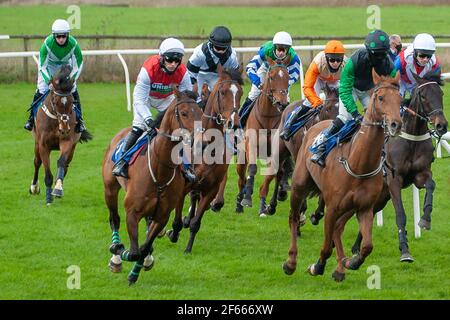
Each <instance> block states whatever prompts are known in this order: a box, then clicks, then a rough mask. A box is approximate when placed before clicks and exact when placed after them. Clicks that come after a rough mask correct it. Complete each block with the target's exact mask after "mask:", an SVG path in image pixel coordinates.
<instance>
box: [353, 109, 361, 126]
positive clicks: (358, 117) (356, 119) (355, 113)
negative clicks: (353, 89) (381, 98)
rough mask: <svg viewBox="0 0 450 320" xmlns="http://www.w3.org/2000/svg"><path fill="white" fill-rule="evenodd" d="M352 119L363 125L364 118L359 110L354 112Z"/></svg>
mask: <svg viewBox="0 0 450 320" xmlns="http://www.w3.org/2000/svg"><path fill="white" fill-rule="evenodd" d="M352 117H353V119H354V120H355V122H357V123H361V122H362V119H363V116H362V115H361V114H360V113H359V112H358V110H355V111H353V112H352Z"/></svg>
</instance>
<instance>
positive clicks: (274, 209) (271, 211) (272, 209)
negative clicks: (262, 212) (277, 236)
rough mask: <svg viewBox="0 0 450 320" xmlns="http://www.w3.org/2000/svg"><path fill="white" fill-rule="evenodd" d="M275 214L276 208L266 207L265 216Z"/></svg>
mask: <svg viewBox="0 0 450 320" xmlns="http://www.w3.org/2000/svg"><path fill="white" fill-rule="evenodd" d="M275 212H277V206H273V205H271V204H269V205H268V206H267V214H269V215H271V216H273V215H274V214H275Z"/></svg>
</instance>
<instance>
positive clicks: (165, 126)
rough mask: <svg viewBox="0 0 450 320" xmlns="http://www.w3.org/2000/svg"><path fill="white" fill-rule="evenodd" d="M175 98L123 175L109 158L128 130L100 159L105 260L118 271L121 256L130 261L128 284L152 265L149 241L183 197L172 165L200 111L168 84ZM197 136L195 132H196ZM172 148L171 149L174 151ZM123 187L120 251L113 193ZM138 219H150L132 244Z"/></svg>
mask: <svg viewBox="0 0 450 320" xmlns="http://www.w3.org/2000/svg"><path fill="white" fill-rule="evenodd" d="M174 93H175V99H174V101H173V102H172V103H171V104H170V105H169V107H168V108H167V110H166V113H165V115H164V117H163V119H162V123H161V127H160V129H159V130H158V134H157V135H156V137H155V138H153V139H152V140H151V141H150V142H148V144H147V148H146V149H145V151H143V152H141V153H140V156H138V157H137V159H136V160H135V162H134V164H133V165H131V166H130V167H129V170H128V172H129V179H125V178H123V177H116V176H114V175H113V174H112V168H113V165H114V163H113V162H112V160H111V157H112V155H113V153H114V151H115V149H116V146H117V144H118V143H119V141H120V140H121V139H122V138H123V137H125V135H126V134H127V133H128V132H129V130H130V129H129V128H127V129H122V130H121V131H120V132H119V133H118V134H117V135H116V136H115V137H114V138H113V139H112V141H111V143H110V145H109V146H108V149H107V151H106V154H105V157H104V159H103V183H104V187H105V202H106V205H107V207H108V209H109V221H110V225H111V229H112V245H111V247H110V251H111V253H112V254H113V255H114V256H113V258H112V259H111V261H110V268H111V271H113V272H118V271H120V270H121V264H122V260H125V261H136V263H135V264H134V267H133V270H132V271H131V272H130V274H129V275H128V281H129V283H130V284H133V283H135V282H136V281H137V279H138V277H139V272H140V271H141V269H142V267H143V266H144V267H145V269H146V270H149V269H150V268H151V267H152V266H153V257H152V256H151V253H152V251H153V248H152V244H153V241H154V240H155V237H156V236H157V235H158V234H159V233H160V232H161V231H162V230H163V228H164V226H165V225H166V223H167V221H168V220H169V214H170V212H171V211H172V210H173V208H174V207H175V205H176V204H177V203H178V201H179V200H180V199H181V197H182V196H183V189H184V184H185V179H184V177H183V176H182V174H181V171H180V166H179V164H177V163H176V161H178V156H179V151H180V150H179V149H178V147H179V146H180V145H179V143H180V142H181V143H183V144H187V145H189V146H190V144H191V142H192V136H193V132H194V122H195V121H198V123H200V122H199V121H201V116H202V112H201V109H200V108H199V107H198V105H197V103H196V102H195V100H194V99H192V98H191V97H190V96H188V95H187V94H185V93H181V92H179V91H178V89H177V88H174ZM197 134H201V132H198V133H197ZM174 150H177V152H175V151H174ZM121 188H124V190H125V191H126V196H125V203H124V205H125V211H126V221H127V231H128V235H129V237H130V250H125V247H124V245H123V244H122V243H121V242H120V237H119V227H120V217H119V212H118V203H117V200H118V193H119V190H120V189H121ZM143 217H150V218H151V221H152V222H151V225H150V227H149V229H148V232H147V238H146V241H145V243H144V244H143V245H142V246H141V247H140V248H139V247H138V224H139V221H140V220H141V219H142V218H143Z"/></svg>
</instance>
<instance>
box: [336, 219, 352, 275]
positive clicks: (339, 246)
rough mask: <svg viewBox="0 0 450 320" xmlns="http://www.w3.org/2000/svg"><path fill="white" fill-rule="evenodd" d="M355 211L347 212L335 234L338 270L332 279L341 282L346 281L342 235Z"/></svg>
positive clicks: (338, 222)
mask: <svg viewBox="0 0 450 320" xmlns="http://www.w3.org/2000/svg"><path fill="white" fill-rule="evenodd" d="M352 215H353V211H350V212H347V213H345V214H344V215H342V216H341V217H340V218H339V219H338V220H337V221H336V225H335V228H334V233H333V242H334V245H335V247H336V260H337V268H336V270H335V271H334V272H333V274H332V277H333V279H334V280H336V281H338V282H340V281H343V280H344V279H345V268H344V258H345V251H344V246H343V244H342V233H343V232H344V228H345V224H346V223H347V221H348V220H349V219H350V218H351V217H352Z"/></svg>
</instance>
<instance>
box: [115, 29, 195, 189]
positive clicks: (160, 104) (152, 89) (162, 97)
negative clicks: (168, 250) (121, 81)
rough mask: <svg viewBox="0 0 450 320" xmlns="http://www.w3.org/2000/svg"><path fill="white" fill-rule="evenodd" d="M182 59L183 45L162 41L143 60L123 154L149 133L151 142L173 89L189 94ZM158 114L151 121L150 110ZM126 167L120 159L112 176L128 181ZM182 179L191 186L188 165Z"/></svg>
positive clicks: (124, 162)
mask: <svg viewBox="0 0 450 320" xmlns="http://www.w3.org/2000/svg"><path fill="white" fill-rule="evenodd" d="M183 56H184V45H183V43H182V42H181V41H180V40H178V39H175V38H167V39H165V40H164V41H163V42H162V43H161V45H160V47H159V55H155V56H151V57H149V58H148V59H147V60H145V62H144V65H143V66H142V68H141V70H140V72H139V75H138V77H137V81H136V86H135V88H134V91H133V111H134V119H133V128H132V130H131V131H130V132H129V133H128V135H127V136H126V137H125V143H124V147H123V152H124V153H125V152H127V151H128V150H129V149H130V148H131V147H132V146H133V145H134V144H135V143H136V141H137V139H138V138H139V137H140V136H141V135H142V134H143V133H144V131H149V135H150V139H151V138H153V137H154V136H155V135H156V128H158V127H159V125H160V122H161V120H162V118H163V115H164V113H165V111H166V109H167V108H168V107H169V105H170V104H171V103H172V101H173V100H174V99H175V96H174V94H173V89H172V85H173V84H175V85H179V90H180V91H185V90H192V84H191V81H190V79H189V74H188V72H187V70H186V66H185V65H184V64H183V63H182V62H181V60H182V59H183ZM151 107H153V108H155V109H156V110H157V111H158V116H157V119H156V120H153V117H152V114H151V112H150V108H151ZM127 167H128V163H127V162H126V161H125V160H123V159H121V160H119V161H118V162H117V163H116V164H115V166H114V168H113V174H114V175H115V176H122V177H125V178H128V174H127ZM184 169H185V170H184V172H183V173H184V176H185V178H186V179H187V180H188V181H190V182H193V181H195V180H196V177H195V173H194V172H193V171H192V169H191V168H190V165H188V166H187V167H186V166H185V167H184Z"/></svg>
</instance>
